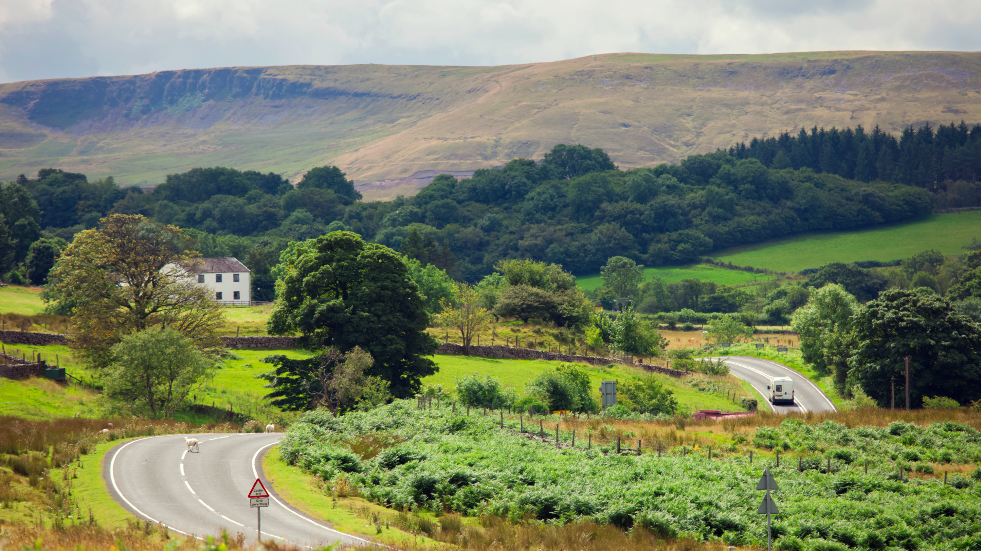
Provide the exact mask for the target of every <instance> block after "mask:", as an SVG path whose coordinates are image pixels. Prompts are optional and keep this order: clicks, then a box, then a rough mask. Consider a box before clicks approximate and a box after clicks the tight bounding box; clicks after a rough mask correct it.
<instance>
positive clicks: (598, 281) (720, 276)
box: [576, 264, 775, 291]
mask: <svg viewBox="0 0 981 551" xmlns="http://www.w3.org/2000/svg"><path fill="white" fill-rule="evenodd" d="M655 276H657V277H659V278H661V279H662V280H664V282H665V283H674V282H677V281H681V280H683V279H698V280H701V281H714V282H715V283H718V284H719V285H747V284H754V283H762V282H764V281H769V280H770V279H773V278H774V277H775V276H770V275H764V274H754V273H750V272H744V271H741V270H728V269H726V268H719V267H717V266H712V265H710V264H697V265H695V266H663V267H660V268H644V281H650V280H652V279H654V277H655ZM576 285H578V286H579V287H580V288H581V289H583V290H584V291H595V290H596V289H599V288H600V287H601V286H602V285H603V278H601V277H600V276H599V275H598V274H597V275H590V276H582V277H577V278H576Z"/></svg>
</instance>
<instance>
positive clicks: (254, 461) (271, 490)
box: [252, 440, 388, 548]
mask: <svg viewBox="0 0 981 551" xmlns="http://www.w3.org/2000/svg"><path fill="white" fill-rule="evenodd" d="M276 444H279V441H278V440H277V441H276V442H272V443H269V444H266V445H265V446H262V447H261V448H259V449H258V450H256V451H255V454H254V455H253V456H252V474H253V475H255V477H256V478H260V476H259V469H260V468H261V467H257V466H256V465H257V461H258V460H259V459H260V455H259V454H262V456H265V455H266V454H265V453H264V452H263V450H266V448H271V447H272V446H275V445H276ZM266 451H268V450H266ZM262 474H263V475H265V472H263V473H262ZM266 481H267V482H269V488H268V490H269V497H270V498H272V500H273V501H275V502H276V503H278V504H279V505H280V506H282V507H283V509H286V510H287V511H289V512H291V513H293V514H294V515H296V516H298V517H300V518H301V519H303V520H305V521H307V522H309V523H311V524H313V525H314V526H317V527H318V528H323V529H324V530H329V531H331V532H334V533H335V534H340V535H342V536H346V537H349V538H351V539H354V540H357V541H359V542H362V543H363V544H366V545H369V546H384V547H386V548H388V546H386V545H384V544H380V543H378V542H373V541H371V540H366V539H363V538H359V537H358V536H355V535H353V534H348V533H347V532H341V531H340V530H336V529H334V528H330V527H328V526H324V525H323V524H321V523H320V522H317V521H316V520H314V519H312V518H310V517H309V516H307V515H305V514H303V513H302V512H300V511H298V510H296V509H294V508H293V506H292V505H290V504H289V502H288V501H286V500H285V499H284V500H282V501H280V500H279V499H278V498H277V497H276V496H277V495H279V494H278V493H277V492H276V489H275V487H274V486H273V484H272V482H270V481H269V479H268V478H266Z"/></svg>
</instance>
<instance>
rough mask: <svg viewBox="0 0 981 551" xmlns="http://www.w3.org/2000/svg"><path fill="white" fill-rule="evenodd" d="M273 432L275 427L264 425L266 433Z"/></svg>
mask: <svg viewBox="0 0 981 551" xmlns="http://www.w3.org/2000/svg"><path fill="white" fill-rule="evenodd" d="M275 430H276V425H272V424H269V425H266V432H275Z"/></svg>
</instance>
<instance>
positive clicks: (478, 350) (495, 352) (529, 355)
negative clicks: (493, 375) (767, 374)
mask: <svg viewBox="0 0 981 551" xmlns="http://www.w3.org/2000/svg"><path fill="white" fill-rule="evenodd" d="M436 353H437V354H448V355H456V356H462V355H463V346H462V345H459V344H454V343H451V342H444V343H440V345H439V350H437V351H436ZM470 355H471V356H481V357H484V358H514V359H517V360H550V361H558V362H572V363H581V364H590V365H606V364H610V363H618V364H624V365H634V366H637V367H640V368H642V369H644V370H645V371H650V372H652V373H663V374H665V375H670V376H672V377H684V376H685V375H688V372H687V371H678V370H677V369H668V368H666V367H662V366H659V365H651V364H643V363H635V362H634V361H633V358H632V357H628V358H627V359H620V358H600V357H597V356H580V355H578V354H561V353H558V352H548V351H545V350H532V349H530V348H513V347H510V346H503V345H495V346H471V347H470Z"/></svg>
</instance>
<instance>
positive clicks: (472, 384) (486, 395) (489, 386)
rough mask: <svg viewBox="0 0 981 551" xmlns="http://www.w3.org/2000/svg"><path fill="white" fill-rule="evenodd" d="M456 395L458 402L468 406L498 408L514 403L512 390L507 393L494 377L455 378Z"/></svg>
mask: <svg viewBox="0 0 981 551" xmlns="http://www.w3.org/2000/svg"><path fill="white" fill-rule="evenodd" d="M456 395H457V396H458V397H459V398H460V403H461V404H463V405H464V406H470V407H485V408H499V407H506V406H508V405H511V404H513V403H514V396H513V391H512V393H508V392H507V389H505V388H504V385H502V384H501V382H500V381H498V380H497V379H496V378H495V377H491V376H490V375H486V376H485V377H484V378H481V377H480V376H479V375H477V374H476V373H474V374H473V375H470V376H467V377H464V378H462V379H457V380H456Z"/></svg>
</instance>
